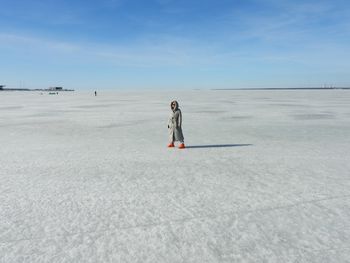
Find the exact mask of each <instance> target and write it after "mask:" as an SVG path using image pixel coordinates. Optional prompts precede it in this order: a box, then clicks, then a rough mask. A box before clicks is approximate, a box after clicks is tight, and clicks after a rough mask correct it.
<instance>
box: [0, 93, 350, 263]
mask: <svg viewBox="0 0 350 263" xmlns="http://www.w3.org/2000/svg"><path fill="white" fill-rule="evenodd" d="M172 99H178V101H179V104H180V107H181V109H182V111H183V118H184V122H183V130H184V135H185V143H186V145H187V146H188V148H187V149H185V150H179V149H177V148H175V149H167V147H166V145H167V143H168V141H167V138H168V134H167V127H166V125H167V118H168V115H169V111H170V109H169V103H170V101H171V100H172ZM0 262H6V263H7V262H327V263H328V262H337V263H339V262H350V91H345V90H334V91H191V92H189V91H187V92H143V93H141V92H139V93H136V92H135V93H122V92H119V93H118V92H115V93H113V92H109V93H108V92H100V93H99V95H98V96H97V97H94V96H93V94H92V93H79V92H75V93H60V94H59V95H48V94H44V95H40V93H35V92H33V93H31V92H28V93H26V92H22V93H21V92H2V93H0Z"/></svg>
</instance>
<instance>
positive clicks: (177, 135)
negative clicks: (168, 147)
mask: <svg viewBox="0 0 350 263" xmlns="http://www.w3.org/2000/svg"><path fill="white" fill-rule="evenodd" d="M174 102H175V103H176V107H175V109H174V110H173V111H172V112H171V114H170V116H169V120H168V130H169V141H170V142H176V141H179V142H183V141H184V135H183V133H182V114H181V110H180V109H179V104H178V103H177V101H174ZM172 103H173V102H172ZM170 105H171V104H170Z"/></svg>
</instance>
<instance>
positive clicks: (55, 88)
mask: <svg viewBox="0 0 350 263" xmlns="http://www.w3.org/2000/svg"><path fill="white" fill-rule="evenodd" d="M5 87H6V85H0V91H56V92H57V91H74V89H64V88H63V87H50V88H48V89H18V88H11V89H8V88H5Z"/></svg>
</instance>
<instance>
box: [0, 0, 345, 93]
mask: <svg viewBox="0 0 350 263" xmlns="http://www.w3.org/2000/svg"><path fill="white" fill-rule="evenodd" d="M0 58H1V60H0V61H1V63H0V84H7V85H8V86H9V87H19V86H22V87H23V86H24V87H27V88H46V87H48V86H54V85H62V86H64V87H66V88H74V89H124V90H125V89H134V88H136V89H153V88H154V89H161V88H166V89H168V88H170V89H172V88H182V89H192V88H248V87H255V88H256V87H258V88H259V87H262V88H263V87H304V86H323V85H333V86H335V85H336V86H350V74H349V71H350V2H349V1H348V0H334V1H331V0H329V1H324V0H317V1H314V0H304V1H301V0H293V1H292V0H245V1H243V0H231V1H228V0H221V1H220V0H216V1H214V0H202V1H191V0H187V1H185V0H177V1H175V0H143V1H141V0H139V1H138V0H99V1H97V0H94V1H92V0H0Z"/></svg>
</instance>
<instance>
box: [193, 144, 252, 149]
mask: <svg viewBox="0 0 350 263" xmlns="http://www.w3.org/2000/svg"><path fill="white" fill-rule="evenodd" d="M252 145H253V144H213V145H189V146H186V148H187V149H200V148H228V147H243V146H252Z"/></svg>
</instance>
